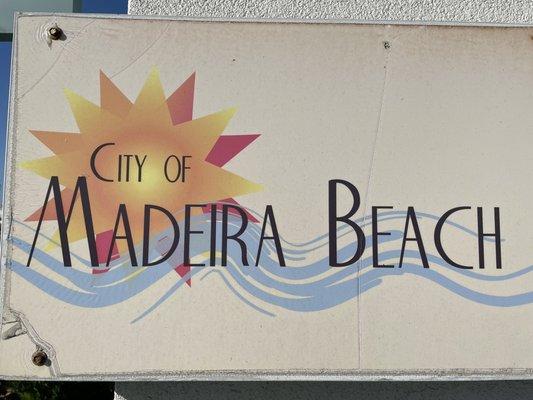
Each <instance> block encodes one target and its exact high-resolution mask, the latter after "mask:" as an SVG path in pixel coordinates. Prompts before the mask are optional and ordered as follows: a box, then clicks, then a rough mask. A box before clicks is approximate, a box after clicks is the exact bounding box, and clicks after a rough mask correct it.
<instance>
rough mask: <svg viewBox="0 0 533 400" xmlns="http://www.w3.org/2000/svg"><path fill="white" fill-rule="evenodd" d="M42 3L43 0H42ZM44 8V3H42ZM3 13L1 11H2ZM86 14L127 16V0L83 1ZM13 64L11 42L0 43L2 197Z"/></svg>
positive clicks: (82, 4) (0, 168)
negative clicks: (10, 79) (10, 77)
mask: <svg viewBox="0 0 533 400" xmlns="http://www.w3.org/2000/svg"><path fill="white" fill-rule="evenodd" d="M0 1H1V0H0ZM41 1H42V0H41ZM41 7H42V3H41ZM0 11H1V10H0ZM81 11H82V12H84V13H103V14H126V13H127V12H128V1H127V0H82V1H81ZM10 64H11V42H9V41H0V177H1V179H0V195H1V194H2V192H3V190H4V188H3V181H4V179H3V177H4V161H5V160H4V157H5V143H6V131H7V109H8V100H9V76H10V73H9V72H10Z"/></svg>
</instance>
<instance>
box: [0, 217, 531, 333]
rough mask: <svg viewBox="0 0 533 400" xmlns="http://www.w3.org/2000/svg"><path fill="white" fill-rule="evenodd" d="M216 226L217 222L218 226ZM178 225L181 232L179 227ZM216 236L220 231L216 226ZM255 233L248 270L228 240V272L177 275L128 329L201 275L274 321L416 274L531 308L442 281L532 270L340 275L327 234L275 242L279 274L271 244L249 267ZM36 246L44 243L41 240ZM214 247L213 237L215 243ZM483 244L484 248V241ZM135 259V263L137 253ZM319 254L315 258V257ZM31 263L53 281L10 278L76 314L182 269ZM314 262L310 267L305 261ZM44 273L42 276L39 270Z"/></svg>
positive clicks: (366, 266)
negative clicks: (279, 250)
mask: <svg viewBox="0 0 533 400" xmlns="http://www.w3.org/2000/svg"><path fill="white" fill-rule="evenodd" d="M248 211H249V212H251V213H253V214H254V216H256V218H258V219H260V216H259V215H257V213H254V212H253V211H251V210H248ZM417 217H418V219H419V220H420V219H423V218H427V219H432V220H437V219H438V217H437V216H434V215H431V214H426V213H417ZM398 219H402V220H404V219H405V212H403V211H391V212H388V213H383V214H382V215H380V217H379V221H380V222H383V221H392V220H398ZM369 220H370V218H360V219H359V220H358V221H357V222H358V223H359V225H360V226H362V227H364V226H365V225H368V224H369V222H365V221H369ZM193 221H194V222H193V229H194V230H199V231H204V232H206V233H207V234H209V228H210V223H211V222H210V221H209V216H198V217H195V218H194V220H193ZM15 223H17V224H18V225H19V226H21V227H23V229H28V230H31V231H33V229H32V228H31V227H30V226H28V225H25V224H24V223H22V222H17V221H15ZM218 223H219V224H220V222H218ZM181 224H182V223H181V222H180V230H181V231H183V226H182V225H181ZM447 224H448V225H450V226H451V228H452V229H454V230H456V231H457V234H463V235H466V236H471V237H476V238H477V233H476V232H474V231H472V230H470V229H468V228H467V227H464V226H462V225H459V224H456V223H454V222H451V221H449V222H447ZM230 225H234V226H235V228H234V229H235V230H237V229H238V227H239V226H240V220H239V219H238V218H235V217H230ZM217 232H219V233H220V232H221V229H220V227H217ZM389 232H390V233H391V234H390V236H381V237H380V243H383V244H385V243H389V245H392V244H394V245H395V246H397V247H398V248H397V249H393V250H387V251H382V252H380V254H379V259H380V262H381V263H387V262H391V263H393V262H394V261H397V260H398V259H399V257H400V245H401V239H402V235H403V232H401V231H398V230H390V231H389ZM350 233H351V229H350V228H349V227H346V226H343V227H341V228H339V229H338V231H337V234H338V237H339V238H342V237H344V236H345V235H349V234H350ZM260 234H261V225H260V224H249V225H248V227H247V230H246V231H245V233H244V234H243V235H241V239H242V240H243V241H244V242H245V243H246V245H247V248H248V254H247V256H248V261H249V263H250V266H241V265H240V264H239V263H237V262H236V260H240V259H241V253H240V252H241V249H240V247H239V246H238V245H237V244H236V243H233V242H232V241H230V242H229V243H228V265H227V267H202V268H198V267H192V268H191V271H190V272H189V273H188V274H187V275H186V276H184V277H179V276H178V275H177V274H176V279H177V281H176V283H175V284H174V285H173V286H172V287H170V288H169V289H168V290H167V291H166V292H165V293H164V294H163V295H162V296H161V297H160V298H159V299H157V300H156V301H155V302H154V303H153V304H152V305H151V306H150V307H149V308H148V309H146V310H144V311H143V312H142V313H141V314H140V315H138V316H137V317H136V318H135V319H134V320H133V321H132V322H137V321H139V320H140V319H142V318H143V317H145V316H146V315H148V314H149V313H151V312H152V311H153V310H155V309H156V308H157V307H159V306H160V305H161V304H162V303H163V302H164V301H165V300H167V299H168V298H170V297H171V296H172V295H173V294H174V293H175V292H176V291H177V290H178V289H180V288H181V287H182V286H184V285H185V283H186V281H187V280H188V279H190V278H191V277H193V276H196V275H201V276H200V279H199V280H195V284H198V282H203V281H204V280H205V279H213V278H218V279H221V280H222V281H223V282H224V284H225V285H226V286H227V288H228V289H229V290H230V291H231V292H232V293H233V294H234V295H235V296H237V298H238V299H240V300H241V301H243V302H244V303H245V304H247V305H249V306H250V307H252V308H254V309H256V310H257V311H258V312H261V313H264V314H265V315H269V316H274V315H275V312H273V311H272V308H273V309H274V310H275V308H276V307H279V308H283V309H287V310H292V311H298V312H314V311H320V310H325V309H328V308H331V307H335V306H337V305H339V304H342V303H344V302H346V301H349V300H351V299H354V298H356V297H357V296H360V295H361V294H363V293H365V292H366V291H368V290H371V289H372V288H374V287H377V286H379V285H380V284H381V283H382V282H383V280H384V279H388V278H389V277H393V276H398V275H404V274H407V275H409V274H410V275H415V276H419V277H422V278H424V279H427V280H429V281H431V282H433V283H435V284H438V285H440V286H442V287H443V288H446V289H447V290H449V291H450V292H452V293H454V294H456V295H459V296H461V297H463V298H465V299H467V300H470V301H474V302H477V303H480V304H485V305H489V306H495V307H516V306H520V305H524V304H530V303H533V291H529V292H525V293H519V294H514V295H506V296H502V295H496V294H491V293H482V292H479V291H476V290H474V289H472V288H469V287H467V285H464V284H461V283H459V282H457V281H456V280H454V279H452V278H450V277H448V276H446V275H444V274H443V272H444V271H445V270H448V271H453V273H455V274H454V276H455V277H457V278H461V279H462V280H465V279H466V280H471V281H472V282H473V283H476V282H479V281H487V282H506V281H512V280H515V279H518V278H520V277H523V276H525V275H526V274H529V273H530V272H531V271H533V265H532V266H527V267H525V268H522V269H520V270H518V271H514V272H512V273H507V274H502V275H484V274H482V273H479V272H475V271H473V270H464V269H457V268H454V267H452V266H450V265H448V264H447V263H446V262H445V261H444V260H443V259H442V258H441V257H439V256H435V255H432V254H427V256H428V261H429V263H430V265H431V268H429V269H428V268H423V267H422V264H421V260H420V254H419V252H418V251H411V250H406V251H405V262H404V264H403V266H402V268H398V267H395V268H379V269H378V268H372V257H371V256H369V257H364V258H362V259H361V260H359V261H358V262H356V263H355V264H352V265H350V266H347V267H342V268H332V267H330V266H329V260H328V258H327V257H326V256H320V254H322V253H327V244H328V235H327V234H325V235H321V236H319V237H317V238H314V239H313V240H310V241H308V242H305V243H291V242H288V241H286V240H285V239H283V238H281V239H282V243H283V252H284V255H285V259H286V260H287V261H289V262H290V261H293V262H298V263H300V264H302V265H301V266H288V267H280V266H279V264H278V259H277V256H276V253H275V248H274V244H273V243H272V242H271V241H267V242H265V243H264V248H263V252H262V254H261V260H260V262H259V265H258V266H257V267H256V266H254V265H255V261H256V260H255V254H252V252H253V251H255V249H256V248H257V243H258V242H259V237H260ZM169 235H170V232H169V231H167V232H163V233H161V234H159V235H156V236H155V237H154V238H151V243H156V244H157V245H154V246H152V247H151V249H150V257H151V259H155V258H157V257H160V256H161V254H164V253H165V252H166V249H165V245H167V246H168V243H166V242H165V239H167V238H168V237H169ZM41 236H42V239H40V241H39V243H42V242H44V241H45V240H49V238H46V237H45V236H43V235H41ZM10 240H11V244H12V245H13V246H15V247H16V248H18V249H20V250H21V251H23V252H24V253H26V254H28V253H29V251H30V248H31V245H30V244H29V243H27V242H25V241H23V240H21V239H20V238H17V237H11V238H10ZM217 240H218V243H220V235H219V237H218V238H217ZM487 241H490V240H488V239H487ZM192 242H193V243H192V244H191V257H203V258H205V259H207V256H205V254H206V252H208V250H209V243H208V242H207V241H205V240H198V239H196V240H193V241H192ZM366 243H367V244H366V246H367V248H369V247H371V246H372V238H371V237H366ZM356 244H357V243H354V242H352V243H349V244H347V245H346V246H344V247H342V248H340V249H339V258H340V259H347V258H349V257H350V256H351V255H352V254H353V251H354V249H355V246H356ZM136 252H137V258H138V259H141V256H140V252H141V249H140V248H137V249H136ZM317 255H318V256H317ZM33 257H34V260H36V261H38V262H39V263H41V264H42V265H43V266H45V267H46V268H47V269H48V270H50V271H53V274H48V273H46V274H45V273H44V272H43V268H35V267H30V268H28V267H26V266H25V265H24V264H21V263H19V262H17V261H12V262H11V264H10V265H9V267H10V268H11V270H12V271H13V272H15V273H16V274H18V275H20V276H21V277H23V278H24V279H26V280H27V281H28V282H31V283H32V284H33V285H35V286H37V287H38V288H39V289H41V290H43V291H44V292H46V293H48V294H49V295H51V296H53V297H55V298H56V299H58V300H61V301H63V302H66V303H69V304H72V305H76V306H80V307H89V308H97V307H107V306H112V305H114V304H118V303H121V302H124V301H126V300H128V299H130V298H131V297H133V296H135V295H138V294H139V293H141V292H143V291H144V290H145V289H147V288H148V287H150V286H152V285H153V284H155V283H156V282H158V281H159V280H160V279H161V278H163V277H164V276H166V275H167V274H168V273H173V274H175V272H174V268H175V267H176V266H177V265H180V264H181V263H183V258H182V254H181V252H179V251H177V252H176V253H175V254H174V255H173V257H171V258H170V259H169V260H167V262H164V263H161V264H159V265H157V266H153V267H132V266H131V264H130V261H129V258H128V257H127V256H122V257H121V258H119V259H118V260H115V261H114V262H113V263H112V264H111V268H110V270H109V271H107V272H105V273H101V274H93V273H92V271H91V267H90V262H89V260H87V259H84V258H83V257H80V256H78V255H76V254H72V257H73V259H75V260H76V261H77V262H79V264H80V265H81V267H82V268H83V270H80V269H79V268H77V267H76V268H65V267H64V266H63V262H62V260H59V259H56V258H54V257H52V256H51V255H49V254H47V253H46V252H44V251H42V250H40V249H39V248H35V250H34V256H33ZM311 259H314V261H310V260H311ZM44 271H46V270H44ZM56 274H57V275H59V276H60V277H61V278H62V279H61V281H64V280H66V281H68V284H65V283H62V282H59V281H58V280H57V279H54V277H56Z"/></svg>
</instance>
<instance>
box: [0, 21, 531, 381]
mask: <svg viewBox="0 0 533 400" xmlns="http://www.w3.org/2000/svg"><path fill="white" fill-rule="evenodd" d="M51 28H53V29H52V31H50V29H51ZM532 37H533V31H532V30H531V28H527V27H524V28H519V27H514V28H510V27H497V28H496V27H485V28H483V27H465V26H455V27H449V26H390V25H357V24H329V23H319V24H304V23H257V22H224V21H217V22H213V21H199V20H181V21H178V20H169V19H163V20H152V19H144V18H139V19H135V18H133V19H130V18H117V17H88V16H68V15H20V16H19V17H18V19H17V26H16V34H15V41H14V47H15V50H14V51H15V53H14V57H15V62H14V72H13V81H12V97H11V119H10V130H9V144H8V152H7V167H6V171H7V172H6V175H7V181H6V186H5V204H4V223H3V242H2V251H3V256H2V282H3V323H2V340H1V341H0V374H1V375H3V376H8V377H21V378H35V377H53V378H56V379H57V378H72V377H75V378H76V379H102V378H106V379H132V377H133V378H138V379H161V378H169V379H190V378H209V379H215V378H258V377H261V378H311V379H322V378H332V377H340V378H357V379H375V378H385V377H386V378H390V377H394V378H411V377H416V378H420V377H430V378H438V377H447V378H461V379H464V378H476V377H500V376H505V377H509V378H510V377H531V376H533V374H532V371H533V351H532V350H531V342H532V340H533V330H532V329H531V324H532V322H533V305H532V303H533V272H532V267H531V263H532V260H533V229H532V228H531V227H532V224H533V208H532V207H531V204H530V203H531V196H532V194H533V191H532V189H531V184H530V182H532V181H533V168H532V167H531V145H532V144H533V142H532V139H531V129H532V126H533V114H532V113H531V109H532V107H533V90H532V89H533V40H532Z"/></svg>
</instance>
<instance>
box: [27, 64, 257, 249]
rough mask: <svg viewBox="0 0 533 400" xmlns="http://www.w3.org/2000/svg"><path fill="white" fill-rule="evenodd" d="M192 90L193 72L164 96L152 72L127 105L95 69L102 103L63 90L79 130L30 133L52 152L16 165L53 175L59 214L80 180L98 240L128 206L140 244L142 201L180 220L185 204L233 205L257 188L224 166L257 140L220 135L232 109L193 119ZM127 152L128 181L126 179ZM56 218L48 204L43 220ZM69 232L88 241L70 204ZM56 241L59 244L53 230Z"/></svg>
mask: <svg viewBox="0 0 533 400" xmlns="http://www.w3.org/2000/svg"><path fill="white" fill-rule="evenodd" d="M194 85H195V74H194V73H193V74H192V75H191V76H190V77H189V78H188V79H187V80H186V81H185V82H184V83H183V84H182V85H181V86H180V87H179V88H178V89H177V90H176V91H175V92H174V93H172V95H170V96H169V97H168V98H166V97H165V94H164V91H163V87H162V85H161V81H160V79H159V73H158V71H157V69H155V68H154V69H152V71H151V72H150V74H149V76H148V78H147V80H146V82H145V84H144V86H143V88H142V89H141V92H140V93H139V95H138V97H137V99H136V100H135V101H134V102H132V101H130V100H129V99H128V98H127V97H126V96H125V95H124V94H123V93H122V92H121V91H120V90H119V89H118V88H117V87H116V86H115V84H114V83H113V82H112V81H111V80H110V79H109V78H108V77H107V76H106V75H105V74H104V73H103V72H100V106H98V105H96V104H93V103H91V102H90V101H88V100H86V99H84V98H83V97H81V96H79V95H77V94H75V93H73V92H72V91H70V90H66V91H65V92H66V97H67V100H68V102H69V103H70V107H71V109H72V112H73V114H74V117H75V120H76V123H77V125H78V128H79V131H80V132H79V133H72V132H50V131H31V133H32V134H33V135H34V136H35V137H36V138H37V139H38V140H40V141H41V142H42V143H43V144H44V145H46V146H47V147H48V148H49V149H50V150H51V151H52V152H53V153H54V155H53V156H50V157H45V158H41V159H37V160H32V161H28V162H25V163H23V164H22V167H24V168H27V169H29V170H31V171H33V172H34V173H36V174H38V175H40V176H42V177H44V178H47V179H49V178H51V177H52V176H57V177H58V178H59V182H60V183H61V185H63V186H64V188H63V189H62V192H61V195H62V200H63V205H64V209H65V210H68V209H69V207H70V204H71V201H72V196H73V193H74V192H73V191H74V188H75V185H76V181H77V179H78V177H80V176H85V177H86V179H87V186H88V189H89V193H90V202H91V212H92V216H93V223H94V227H95V229H96V233H97V241H98V240H99V239H100V242H102V239H103V238H105V237H107V238H109V234H108V233H109V232H110V231H112V230H113V228H114V224H115V220H116V216H117V211H118V208H119V205H120V204H125V205H126V208H127V212H128V217H129V222H130V226H131V232H132V236H133V238H134V240H135V242H139V241H140V240H141V239H142V230H143V214H144V205H145V204H154V205H158V206H160V207H163V208H165V209H166V210H168V211H170V212H171V213H173V214H174V215H176V219H179V218H180V214H179V213H178V211H180V210H182V209H183V207H184V205H185V204H212V203H217V202H219V201H229V202H233V203H235V200H233V198H234V197H237V196H240V195H244V194H249V193H252V192H256V191H259V190H261V186H260V185H258V184H255V183H253V182H250V181H249V180H247V179H245V178H243V177H241V176H239V175H236V174H234V173H232V172H229V171H227V170H225V169H223V168H222V167H223V166H224V165H225V164H226V163H227V162H228V161H229V160H230V159H232V158H233V157H234V156H235V155H237V154H238V153H239V152H240V151H241V150H243V149H244V148H245V147H247V146H248V145H249V144H250V143H251V142H253V141H254V140H255V139H256V138H257V137H258V136H259V135H258V134H244V135H222V133H223V132H224V130H225V128H226V126H227V125H228V123H229V121H230V119H231V118H232V117H233V115H234V113H235V109H233V108H230V109H227V110H223V111H220V112H217V113H214V114H210V115H207V116H204V117H201V118H196V119H193V100H194ZM102 145H105V146H103V147H101V148H100V150H99V151H98V152H97V156H94V157H93V153H94V152H95V150H96V149H98V148H99V146H102ZM127 155H130V157H129V163H130V165H129V172H130V176H129V179H128V180H126V179H125V175H124V174H125V169H124V168H125V166H124V165H125V164H124V162H125V159H126V158H124V157H126V156H127ZM120 156H122V158H121V157H120ZM184 156H187V167H188V169H187V171H186V173H187V175H186V178H185V179H178V180H176V181H175V182H172V180H174V179H173V177H171V178H170V179H169V177H168V175H172V176H176V174H177V173H178V167H179V166H178V164H177V160H180V159H181V160H183V157H184ZM169 157H170V159H169ZM92 158H93V159H92ZM91 162H93V166H94V168H91ZM140 164H142V167H140ZM165 164H167V170H165ZM169 165H173V168H170V169H169ZM182 167H183V166H182ZM95 171H96V172H97V173H95ZM165 171H167V174H165ZM168 171H171V172H170V173H169V172H168ZM181 172H182V173H183V172H184V171H183V170H182V171H181ZM139 173H140V174H139ZM102 178H103V179H102ZM139 178H140V180H139ZM196 210H198V209H196ZM41 212H42V208H40V209H38V210H36V211H35V212H34V213H33V214H32V215H30V216H29V217H28V218H27V221H38V220H39V218H40V216H41ZM198 212H202V211H198ZM55 219H57V216H56V210H55V207H54V206H53V199H52V200H50V201H49V203H48V204H47V206H46V211H45V215H44V220H55ZM150 225H151V227H150V228H151V232H152V233H154V234H155V233H158V232H161V231H162V230H164V229H165V228H167V227H168V225H169V220H168V218H167V217H165V216H164V215H162V214H160V213H154V214H153V215H152V220H151V222H150ZM68 235H69V242H74V241H77V240H81V239H84V238H86V229H85V225H84V219H83V212H82V208H81V206H80V205H76V206H75V207H74V210H73V214H72V217H71V220H70V224H69V228H68ZM54 239H55V241H56V242H57V239H58V232H56V235H55V238H54ZM120 242H124V241H119V242H118V243H119V249H118V250H119V251H121V250H122V248H121V247H120V245H121V244H122V245H124V244H123V243H120ZM99 244H101V243H99ZM108 247H109V245H108Z"/></svg>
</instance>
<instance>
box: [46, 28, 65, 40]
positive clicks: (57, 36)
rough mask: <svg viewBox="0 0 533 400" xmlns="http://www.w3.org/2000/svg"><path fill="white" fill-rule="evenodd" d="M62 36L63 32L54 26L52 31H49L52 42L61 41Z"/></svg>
mask: <svg viewBox="0 0 533 400" xmlns="http://www.w3.org/2000/svg"><path fill="white" fill-rule="evenodd" d="M62 35H63V31H62V30H61V28H59V27H57V26H52V27H51V28H50V29H48V36H50V39H52V40H59V39H60V38H61V36H62Z"/></svg>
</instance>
